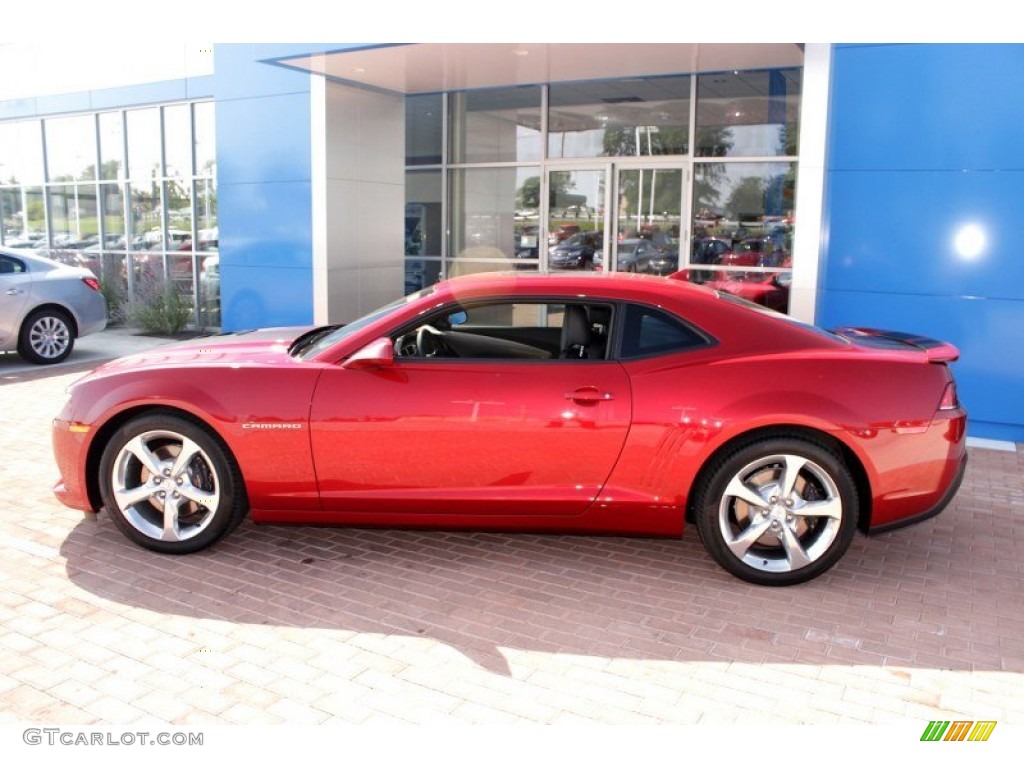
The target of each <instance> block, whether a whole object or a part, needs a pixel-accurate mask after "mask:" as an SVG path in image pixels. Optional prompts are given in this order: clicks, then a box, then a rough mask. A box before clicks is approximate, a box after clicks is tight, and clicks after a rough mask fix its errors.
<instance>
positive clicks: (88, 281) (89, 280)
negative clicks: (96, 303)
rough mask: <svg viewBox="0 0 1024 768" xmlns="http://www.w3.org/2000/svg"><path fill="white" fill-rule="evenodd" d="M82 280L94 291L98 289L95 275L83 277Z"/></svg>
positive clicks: (98, 284) (98, 282)
mask: <svg viewBox="0 0 1024 768" xmlns="http://www.w3.org/2000/svg"><path fill="white" fill-rule="evenodd" d="M82 282H83V283H85V284H86V285H88V286H89V287H90V288H92V289H93V290H94V291H97V292H98V291H99V289H100V281H99V280H97V279H96V278H95V277H83V278H82Z"/></svg>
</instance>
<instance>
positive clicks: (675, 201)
mask: <svg viewBox="0 0 1024 768" xmlns="http://www.w3.org/2000/svg"><path fill="white" fill-rule="evenodd" d="M689 178H690V168H689V164H688V163H684V162H679V161H678V160H676V161H674V162H672V163H664V162H661V163H655V162H649V161H648V162H636V161H632V162H622V163H619V162H614V163H613V162H608V163H602V164H600V165H593V166H574V167H572V168H551V169H549V170H548V172H547V177H546V181H547V195H546V201H547V205H546V207H545V208H544V210H543V211H542V212H541V213H542V218H543V220H544V222H545V226H543V227H542V228H541V232H546V233H547V238H546V242H544V243H540V244H539V245H540V246H541V248H540V249H539V250H540V253H539V255H540V261H541V264H542V265H543V267H542V268H546V269H547V270H548V271H556V270H605V271H625V272H640V273H647V274H656V275H667V274H671V273H672V272H675V271H677V270H678V269H680V268H681V265H685V263H686V258H685V255H684V256H683V258H682V260H680V253H681V251H682V250H683V249H684V248H685V246H686V243H687V242H688V241H689V231H688V227H687V226H686V222H688V221H689V220H690V212H689V199H688V195H687V187H688V185H689Z"/></svg>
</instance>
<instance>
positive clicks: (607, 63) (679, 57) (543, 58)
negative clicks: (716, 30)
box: [274, 43, 803, 94]
mask: <svg viewBox="0 0 1024 768" xmlns="http://www.w3.org/2000/svg"><path fill="white" fill-rule="evenodd" d="M274 63H277V64H280V65H283V66H287V67H290V68H294V69H300V70H305V71H308V72H311V73H313V74H318V75H324V76H325V77H328V78H330V79H332V80H337V81H340V82H346V83H350V84H353V85H359V86H362V87H366V88H372V89H377V90H383V91H390V92H394V93H402V94H416V93H437V92H440V91H460V90H470V89H475V88H497V87H509V86H516V85H532V84H536V83H556V82H572V81H579V80H597V79H611V78H629V77H652V76H658V75H673V74H684V73H695V72H725V71H731V70H750V69H776V68H787V67H799V66H801V65H802V64H803V46H802V45H798V44H796V43H531V44H526V43H524V44H513V43H419V44H409V45H385V46H377V47H366V48H354V49H349V50H340V51H335V52H327V53H317V54H310V55H304V56H293V57H288V58H282V59H277V60H276V61H275V62H274Z"/></svg>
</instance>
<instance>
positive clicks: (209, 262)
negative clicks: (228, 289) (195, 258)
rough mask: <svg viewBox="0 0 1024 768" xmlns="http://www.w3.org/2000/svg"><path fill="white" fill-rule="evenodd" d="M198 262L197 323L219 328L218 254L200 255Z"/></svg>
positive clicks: (206, 326) (204, 326)
mask: <svg viewBox="0 0 1024 768" xmlns="http://www.w3.org/2000/svg"><path fill="white" fill-rule="evenodd" d="M199 263H200V267H199V324H200V326H201V327H203V328H219V327H220V256H218V255H217V254H212V255H208V256H202V257H200V262H199Z"/></svg>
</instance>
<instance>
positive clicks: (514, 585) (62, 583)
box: [0, 359, 1024, 725]
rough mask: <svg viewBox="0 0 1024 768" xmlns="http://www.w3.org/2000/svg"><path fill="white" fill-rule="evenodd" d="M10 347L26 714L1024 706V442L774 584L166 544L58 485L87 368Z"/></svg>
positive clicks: (516, 556) (571, 549) (921, 711)
mask: <svg viewBox="0 0 1024 768" xmlns="http://www.w3.org/2000/svg"><path fill="white" fill-rule="evenodd" d="M3 363H4V361H3V360H2V359H0V446H2V448H0V451H2V454H0V455H2V461H0V489H2V491H3V493H2V497H0V723H5V722H6V723H22V722H39V723H54V724H61V725H86V724H112V725H131V724H135V723H151V722H154V721H160V722H165V723H169V724H175V725H201V724H217V723H221V724H227V723H284V722H286V723H302V724H306V723H314V724H315V723H330V722H336V723H337V722H343V723H371V722H391V721H400V722H411V723H443V722H470V723H497V724H501V723H516V722H531V723H564V722H573V721H575V722H581V721H586V722H603V723H677V724H697V723H701V724H703V723H713V724H731V723H737V722H740V721H749V720H750V719H751V718H756V721H757V722H758V723H760V724H764V723H770V722H773V721H775V722H784V723H830V724H831V723H858V724H865V723H889V724H895V723H904V722H907V721H908V720H913V721H928V720H934V719H969V720H981V719H986V720H997V721H999V722H1000V723H1016V724H1021V723H1024V589H1022V588H1021V587H1022V582H1024V526H1022V525H1021V520H1022V519H1024V454H1022V453H1020V452H1002V451H994V450H978V449H975V450H973V451H972V456H971V464H970V469H969V471H968V475H967V479H966V481H965V483H964V486H963V489H962V491H961V492H960V494H959V496H958V497H957V499H956V501H955V503H954V504H953V505H952V506H951V507H950V508H949V509H948V510H947V511H946V512H945V513H944V514H943V515H942V516H940V517H939V518H937V519H935V520H932V521H929V522H926V523H924V524H922V525H919V526H916V527H913V528H909V529H905V530H903V531H898V532H893V533H890V534H886V535H883V536H880V537H876V538H872V539H866V538H864V537H858V538H857V539H856V540H855V542H854V544H853V546H852V548H851V549H850V551H849V553H848V554H847V556H846V557H845V559H844V560H843V561H842V562H841V563H840V565H839V566H838V567H836V568H835V569H833V570H832V571H831V572H830V573H828V574H826V575H825V576H824V577H822V578H820V579H818V580H817V581H815V582H814V583H812V584H807V585H802V586H799V587H792V588H788V589H766V588H758V587H755V586H751V585H749V584H745V583H743V582H741V581H738V580H736V579H734V578H732V577H730V576H728V575H727V574H726V573H725V572H724V571H722V570H721V569H720V568H718V567H717V566H715V565H714V564H713V563H712V562H711V560H710V558H709V557H708V556H707V555H705V553H704V551H703V550H702V548H701V546H700V544H699V542H698V540H697V537H696V535H695V534H694V533H693V532H690V535H688V536H686V537H684V540H683V541H681V542H680V541H668V540H650V539H626V538H598V537H562V536H532V535H497V534H483V533H481V534H475V533H446V532H437V533H435V532H409V531H368V530H350V529H337V528H334V529H329V528H312V527H307V528H288V527H277V526H274V527H256V526H253V525H252V524H251V523H248V522H247V523H244V524H243V525H242V527H240V528H239V529H238V530H237V531H236V532H234V533H233V534H232V535H231V536H229V537H228V538H227V539H226V540H224V541H223V542H222V543H220V544H219V545H217V546H216V547H215V548H213V549H212V550H208V551H206V552H203V553H200V554H197V555H192V556H188V557H180V558H174V557H166V556H160V555H157V554H153V553H150V552H146V551H144V550H142V549H139V548H138V547H135V546H134V545H131V544H130V543H129V542H128V541H127V540H126V539H125V538H124V537H123V536H121V535H120V534H119V533H118V532H117V531H116V530H115V529H114V527H113V525H112V524H111V522H110V521H109V519H107V518H106V517H105V516H100V517H98V518H95V519H93V518H89V519H85V518H83V516H82V515H80V514H79V513H76V512H73V511H71V510H68V509H65V508H63V507H62V506H61V505H60V504H59V503H58V502H57V501H56V500H55V499H54V498H53V497H52V495H51V492H50V487H51V485H52V483H53V481H54V479H55V474H56V470H55V467H54V464H53V460H52V457H51V452H50V442H49V421H50V419H51V418H52V417H53V415H54V414H55V413H56V411H57V410H58V408H59V404H60V401H61V398H62V393H63V390H64V388H65V387H66V386H67V385H68V384H69V383H70V382H71V381H72V380H74V378H76V377H77V375H78V373H77V372H69V371H73V370H74V369H73V368H62V369H55V370H45V371H38V370H36V371H33V372H30V373H24V372H22V371H23V369H22V368H19V367H17V366H13V365H7V366H6V367H5V365H4V364H3Z"/></svg>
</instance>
